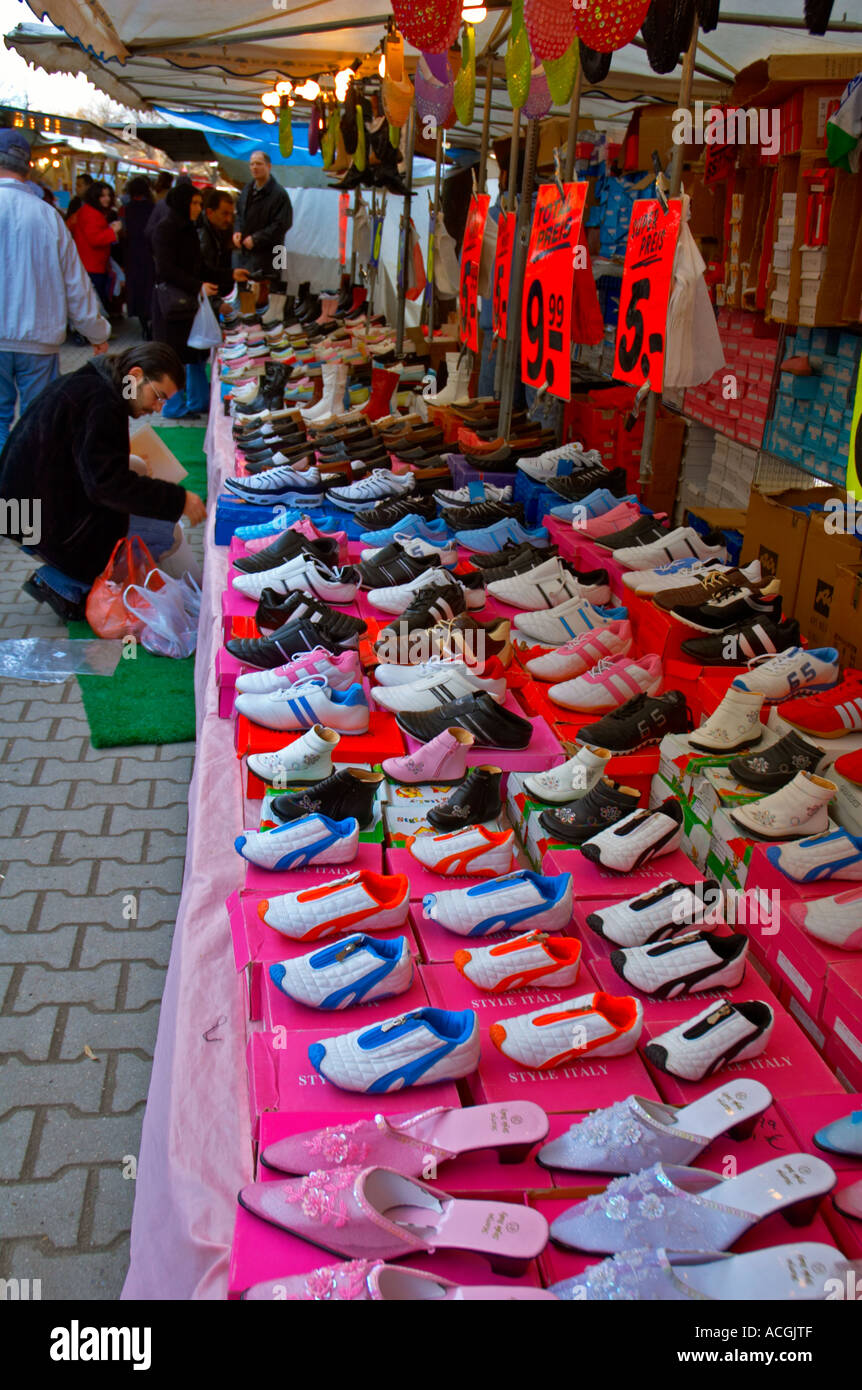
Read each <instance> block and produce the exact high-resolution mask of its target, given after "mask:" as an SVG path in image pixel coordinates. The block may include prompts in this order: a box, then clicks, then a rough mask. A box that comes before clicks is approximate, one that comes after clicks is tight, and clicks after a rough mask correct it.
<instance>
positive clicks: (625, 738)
mask: <svg viewBox="0 0 862 1390" xmlns="http://www.w3.org/2000/svg"><path fill="white" fill-rule="evenodd" d="M692 723H693V721H692V717H691V713H690V711H689V708H688V705H687V704H686V702H685V698H684V697H683V696H682V695H681V694H680V693H679V691H678V690H669V691H667V693H666V694H664V695H636V696H635V697H634V699H633V700H627V701H626V703H625V704H624V705H621V706H620V708H619V709H616V710H614V711H613V712H612V713H611V714H606V715H604V717H603V718H602V719H599V720H598V722H597V723H595V724H585V725H583V727H582V728H581V729H579V730H578V742H579V743H585V744H587V745H588V747H590V748H608V749H610V751H611V753H634V752H636V751H637V750H638V749H639V748H647V747H648V746H649V745H650V744H651V743H660V742H661V740H662V739H663V738H664V736H665V734H687V733H690V732H691V729H692Z"/></svg>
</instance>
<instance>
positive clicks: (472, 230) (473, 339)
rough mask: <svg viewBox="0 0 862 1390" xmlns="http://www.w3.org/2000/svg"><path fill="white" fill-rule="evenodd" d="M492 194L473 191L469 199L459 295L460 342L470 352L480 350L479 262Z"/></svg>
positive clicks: (462, 250) (462, 248) (462, 249)
mask: <svg viewBox="0 0 862 1390" xmlns="http://www.w3.org/2000/svg"><path fill="white" fill-rule="evenodd" d="M490 206H491V197H490V194H488V193H479V194H478V195H477V194H475V193H474V195H473V197H472V198H471V199H470V211H469V212H468V214H467V226H466V227H465V229H464V244H463V246H462V247H461V288H460V294H459V302H460V310H461V326H460V334H459V336H460V341H461V342H462V343H463V344H464V346H465V347H468V348H469V349H470V351H471V352H478V351H479V312H478V304H477V299H478V286H479V263H480V261H481V259H482V240H483V238H484V236H485V220H486V218H487V216H488V208H489V207H490Z"/></svg>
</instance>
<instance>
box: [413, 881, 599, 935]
mask: <svg viewBox="0 0 862 1390" xmlns="http://www.w3.org/2000/svg"><path fill="white" fill-rule="evenodd" d="M422 913H423V916H424V917H426V918H427V919H428V921H429V922H439V924H440V926H441V927H445V928H446V930H447V931H451V932H455V934H456V935H457V936H491V935H492V934H493V933H495V932H500V931H518V930H520V929H521V928H523V927H528V928H529V929H530V931H532V932H558V931H562V930H563V928H564V927H567V926H568V924H569V922H570V921H571V920H572V876H571V874H556V875H553V876H550V877H545V876H543V875H542V874H534V873H533V872H532V871H531V870H530V869H517V870H516V871H515V872H514V873H512V874H507V875H506V877H505V878H498V879H495V880H494V882H493V883H476V884H474V885H473V887H472V888H447V889H444V890H443V891H442V892H440V893H426V895H425V897H424V898H423V899H422Z"/></svg>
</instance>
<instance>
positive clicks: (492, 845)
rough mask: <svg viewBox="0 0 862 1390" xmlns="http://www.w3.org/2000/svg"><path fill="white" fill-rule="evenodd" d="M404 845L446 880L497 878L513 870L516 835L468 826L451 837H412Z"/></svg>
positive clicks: (455, 831)
mask: <svg viewBox="0 0 862 1390" xmlns="http://www.w3.org/2000/svg"><path fill="white" fill-rule="evenodd" d="M405 843H406V845H407V848H408V849H409V851H410V853H411V854H412V855H413V858H414V859H418V861H419V863H420V864H423V865H424V866H425V868H426V869H431V871H432V872H433V873H435V874H443V875H444V877H445V878H461V877H465V876H468V875H469V876H470V877H471V878H496V877H497V875H498V874H507V873H508V872H509V870H510V869H511V867H512V857H513V854H514V850H515V832H514V830H488V829H486V827H485V826H484V825H468V826H465V828H464V829H463V830H453V831H452V832H451V833H450V834H448V835H410V836H409V837H408V839H407V840H406V841H405Z"/></svg>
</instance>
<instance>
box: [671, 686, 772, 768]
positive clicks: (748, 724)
mask: <svg viewBox="0 0 862 1390" xmlns="http://www.w3.org/2000/svg"><path fill="white" fill-rule="evenodd" d="M763 699H764V697H763V696H762V695H760V694H758V693H757V692H755V691H750V690H738V689H737V688H736V687H735V686H733V685H731V686H729V687H728V691H727V694H726V695H725V697H724V699H723V700H722V702H721V704H720V705H719V706H718V708H717V709H716V710H715V711H714V713H712V714H711V715H710V716H709V718H708V719H707V720H706V722H705V723H704V724H701V726H700V728H699V729H695V731H694V733H693V734H689V736H688V741H689V743H690V744H691V746H692V748H698V749H700V750H701V751H702V752H704V753H741V752H742V750H743V749H744V748H753V747H754V746H755V744H758V743H759V742H760V740H761V739H762V737H763V725H762V724H761V722H760V710H761V707H762V705H763Z"/></svg>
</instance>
